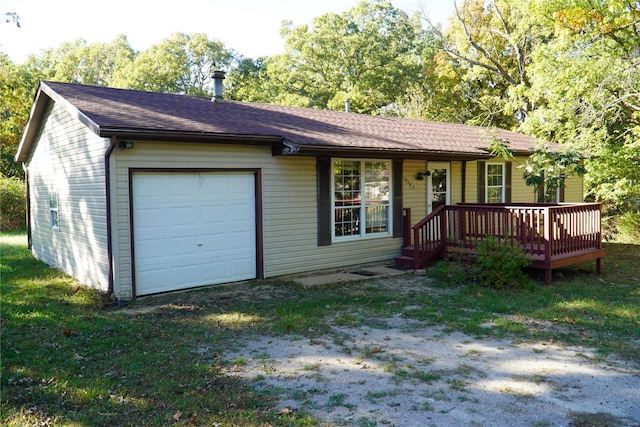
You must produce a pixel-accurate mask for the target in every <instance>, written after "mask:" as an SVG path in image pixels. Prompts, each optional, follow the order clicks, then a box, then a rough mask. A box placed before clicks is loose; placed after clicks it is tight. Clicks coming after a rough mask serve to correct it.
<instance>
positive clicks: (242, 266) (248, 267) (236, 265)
mask: <svg viewBox="0 0 640 427" xmlns="http://www.w3.org/2000/svg"><path fill="white" fill-rule="evenodd" d="M253 265H254V260H253V259H251V258H244V259H234V260H232V261H231V263H230V267H231V272H230V274H231V276H232V277H244V276H246V275H247V274H251V272H253V271H254V267H253ZM237 280H242V279H237Z"/></svg>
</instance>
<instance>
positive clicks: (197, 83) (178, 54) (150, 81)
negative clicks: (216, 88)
mask: <svg viewBox="0 0 640 427" xmlns="http://www.w3.org/2000/svg"><path fill="white" fill-rule="evenodd" d="M233 60H234V53H233V52H232V51H230V50H228V49H226V48H225V47H224V45H223V43H222V42H219V41H215V40H209V39H208V38H207V36H206V34H184V33H176V34H173V35H172V36H171V37H170V38H167V39H165V40H163V41H161V42H160V43H158V44H156V45H154V46H152V47H151V48H149V49H148V50H145V51H143V52H140V53H139V54H138V55H137V57H136V58H135V59H134V60H133V61H132V62H130V63H128V64H127V65H126V66H125V67H122V68H119V69H118V70H116V71H115V72H114V79H113V85H114V86H116V87H122V88H129V89H139V90H148V91H155V92H167V93H182V94H186V95H200V96H207V95H211V93H212V89H211V87H210V86H211V72H212V71H213V70H214V69H218V68H219V69H226V68H229V67H230V66H231V64H232V63H233Z"/></svg>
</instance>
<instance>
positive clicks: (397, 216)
mask: <svg viewBox="0 0 640 427" xmlns="http://www.w3.org/2000/svg"><path fill="white" fill-rule="evenodd" d="M391 173H392V182H391V185H392V186H393V213H392V215H393V237H402V159H395V160H394V161H393V163H392V165H391Z"/></svg>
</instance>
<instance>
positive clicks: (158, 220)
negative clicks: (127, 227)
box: [136, 207, 167, 229]
mask: <svg viewBox="0 0 640 427" xmlns="http://www.w3.org/2000/svg"><path fill="white" fill-rule="evenodd" d="M136 220H137V221H138V224H136V225H138V226H139V227H140V228H141V229H148V228H154V227H156V228H164V227H165V224H166V222H167V215H166V214H165V208H164V207H161V208H146V209H140V210H139V211H138V212H137V217H136Z"/></svg>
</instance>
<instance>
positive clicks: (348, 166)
mask: <svg viewBox="0 0 640 427" xmlns="http://www.w3.org/2000/svg"><path fill="white" fill-rule="evenodd" d="M390 175H391V162H390V161H389V160H351V159H349V160H347V159H336V160H334V161H333V221H334V223H333V229H334V235H333V236H334V238H335V239H341V238H347V237H365V236H373V235H388V234H389V233H390V232H391V230H390V228H391V227H390V212H391V209H390V199H391V198H390V194H389V193H390V188H391V187H390Z"/></svg>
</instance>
